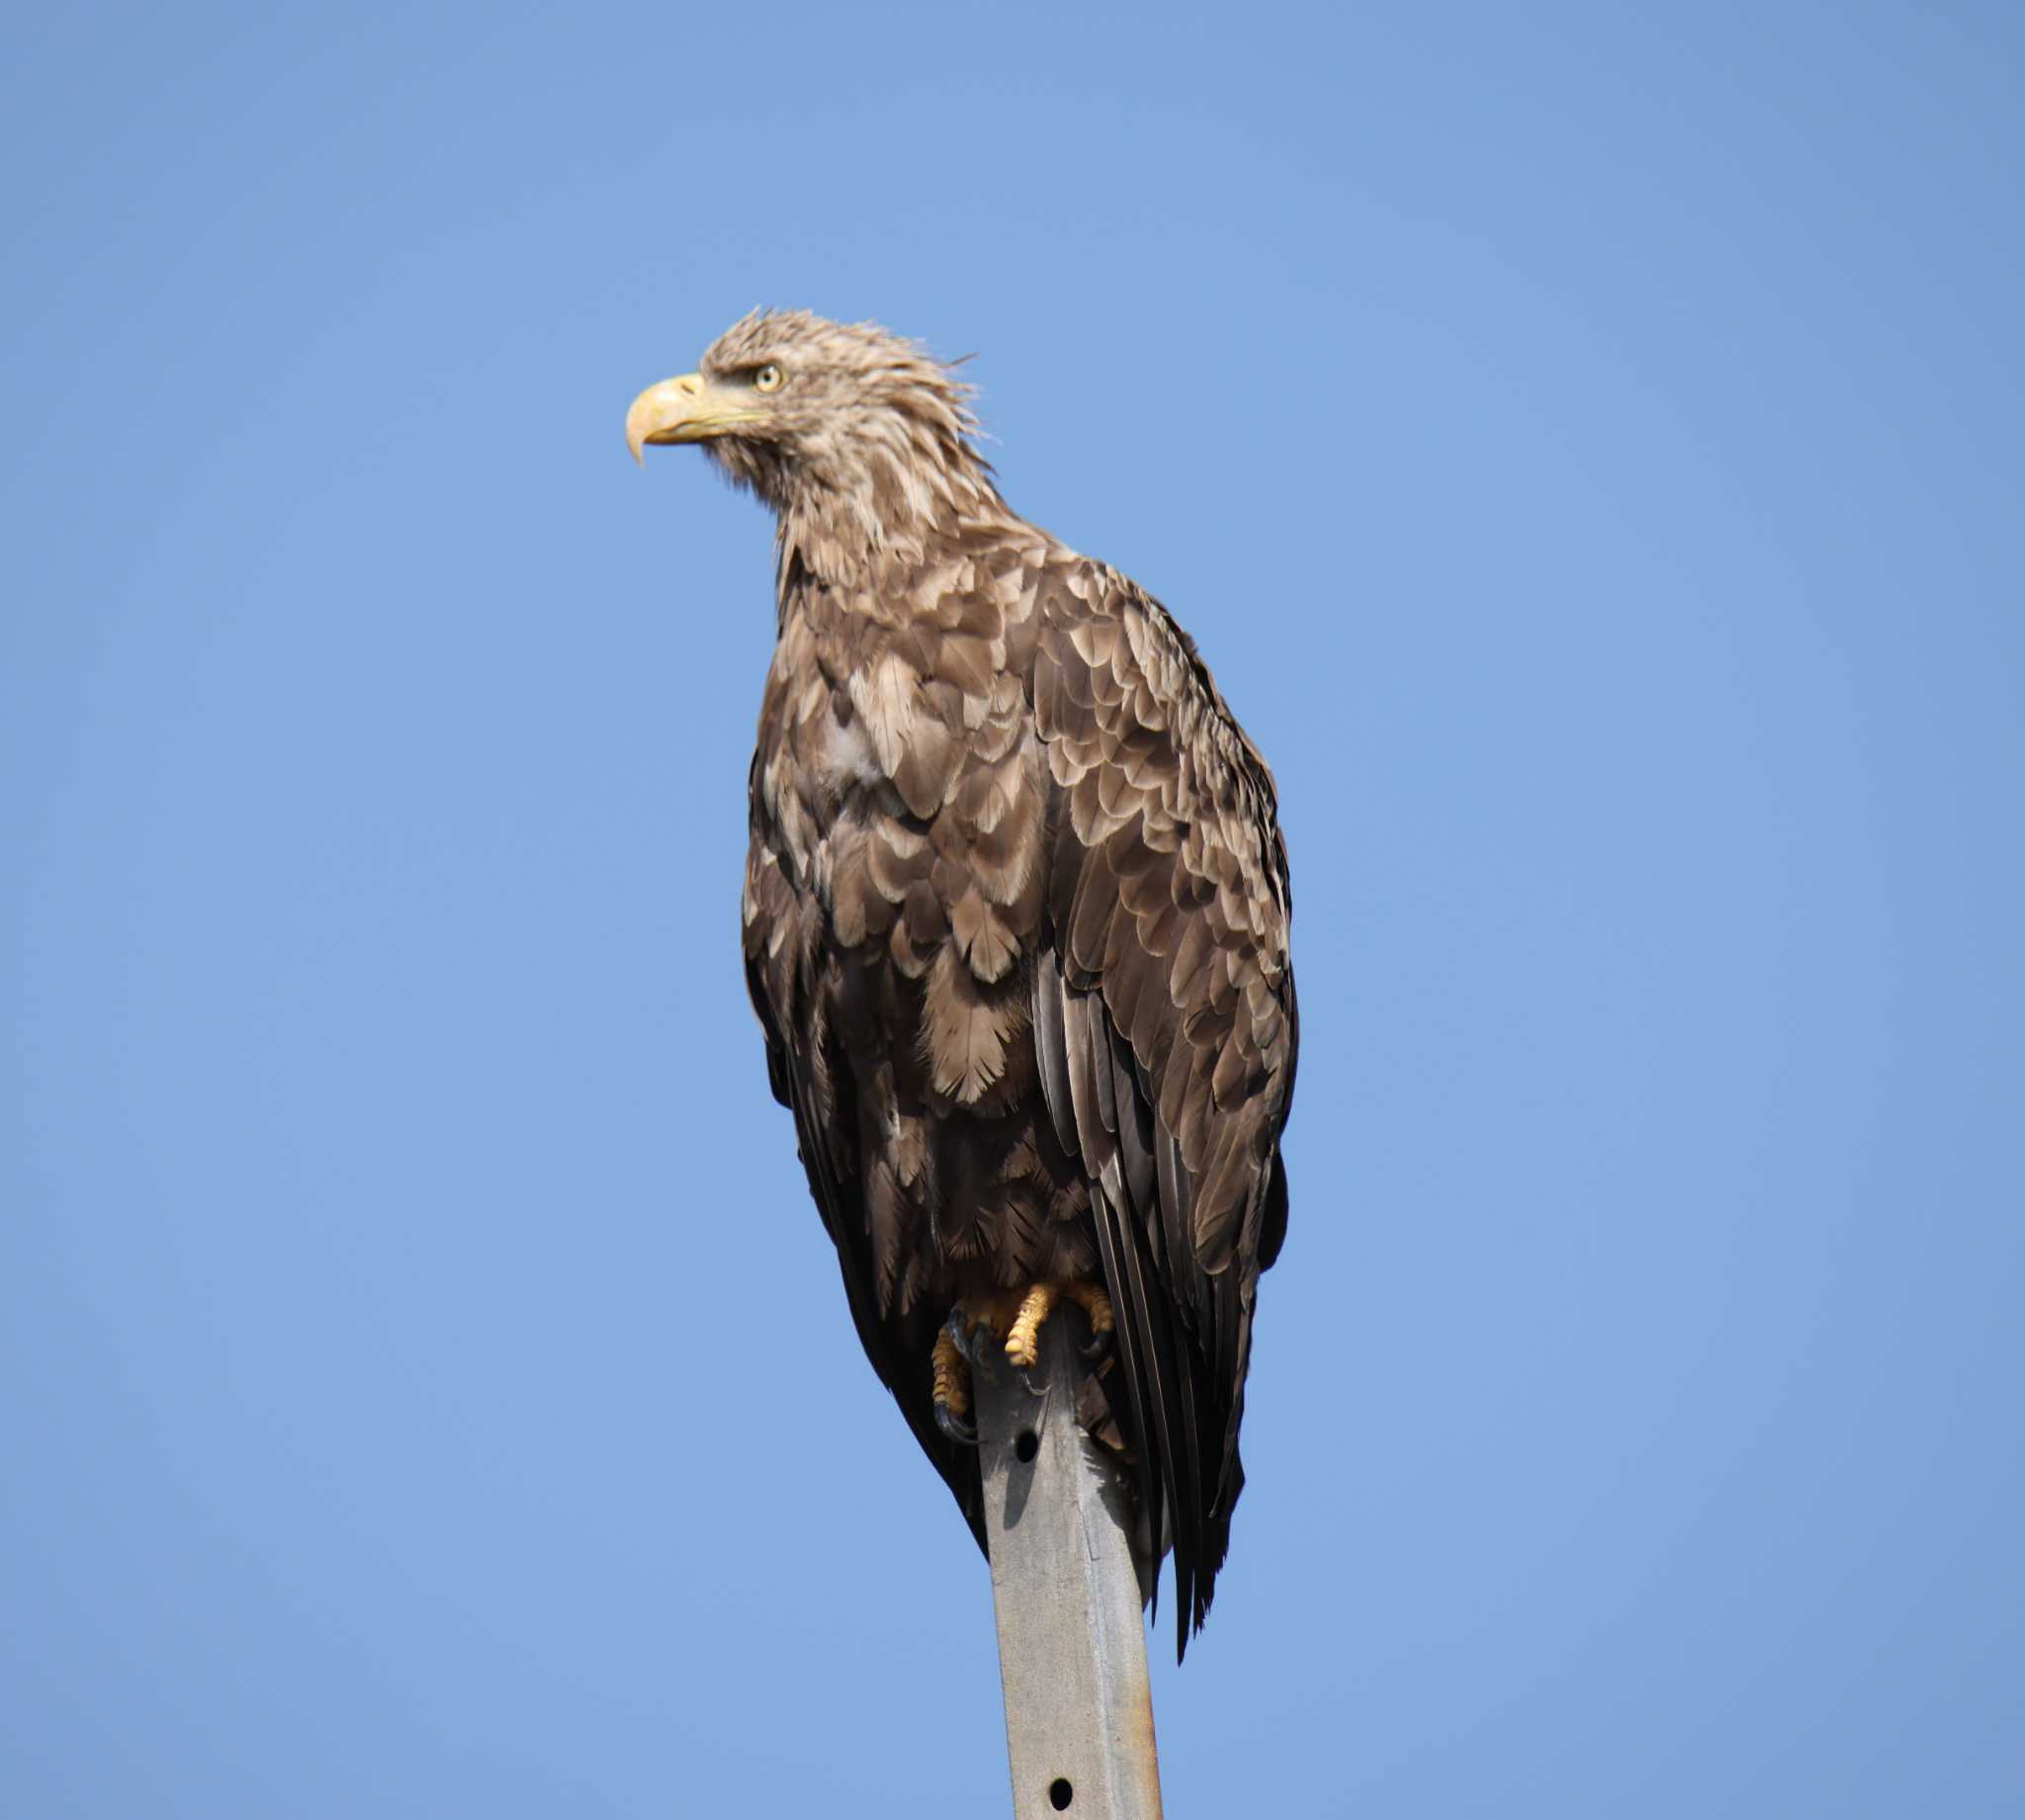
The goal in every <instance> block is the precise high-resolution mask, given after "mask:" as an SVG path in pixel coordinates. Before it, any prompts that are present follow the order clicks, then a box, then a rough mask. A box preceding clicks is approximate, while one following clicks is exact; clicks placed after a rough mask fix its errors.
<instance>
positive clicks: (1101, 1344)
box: [1076, 1334, 1111, 1358]
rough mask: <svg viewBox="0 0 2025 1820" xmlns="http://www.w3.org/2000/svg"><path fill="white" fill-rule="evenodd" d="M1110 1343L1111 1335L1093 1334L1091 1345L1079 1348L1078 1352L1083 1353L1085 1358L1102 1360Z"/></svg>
mask: <svg viewBox="0 0 2025 1820" xmlns="http://www.w3.org/2000/svg"><path fill="white" fill-rule="evenodd" d="M1110 1343H1111V1337H1110V1335H1109V1334H1092V1335H1091V1337H1090V1343H1089V1344H1088V1345H1087V1346H1078V1347H1077V1348H1076V1350H1077V1351H1079V1352H1081V1353H1082V1354H1083V1356H1084V1357H1085V1358H1101V1357H1103V1355H1104V1352H1105V1350H1106V1348H1107V1347H1108V1346H1109V1345H1110Z"/></svg>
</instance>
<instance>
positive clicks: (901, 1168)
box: [626, 310, 1297, 1654]
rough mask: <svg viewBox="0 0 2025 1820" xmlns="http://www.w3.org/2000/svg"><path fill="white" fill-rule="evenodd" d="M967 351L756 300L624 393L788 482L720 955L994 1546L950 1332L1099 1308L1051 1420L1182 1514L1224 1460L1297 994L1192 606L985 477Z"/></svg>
mask: <svg viewBox="0 0 2025 1820" xmlns="http://www.w3.org/2000/svg"><path fill="white" fill-rule="evenodd" d="M969 392H970V389H969V388H968V387H966V386H964V385H962V384H961V383H959V382H958V381H957V380H956V379H955V378H954V377H953V376H952V374H951V372H950V371H949V369H948V368H947V367H945V366H943V365H941V364H939V363H938V362H936V361H934V360H933V359H931V358H929V357H928V356H927V355H926V354H924V352H923V351H922V350H921V348H920V347H919V346H917V345H916V344H915V343H913V342H910V341H906V340H903V339H901V338H899V337H897V336H895V335H892V334H889V333H887V332H886V331H884V330H883V329H880V328H878V327H876V326H874V325H872V324H869V323H855V324H845V323H838V322H830V321H825V320H824V319H822V318H821V317H818V316H813V315H810V314H808V313H806V312H804V311H799V310H794V311H757V312H754V313H753V314H751V315H748V316H747V317H746V318H745V319H744V320H743V321H741V322H739V323H737V324H736V325H735V326H734V327H732V328H731V329H729V330H728V331H727V332H726V333H725V334H724V335H723V336H722V337H721V338H720V339H719V340H718V341H717V343H716V344H715V345H714V346H713V347H711V348H710V349H709V351H708V352H707V353H706V354H705V355H704V356H703V361H702V365H701V366H700V368H699V369H698V370H697V371H696V372H695V373H691V374H686V375H684V376H683V377H682V378H680V379H672V380H667V381H664V382H662V383H661V384H660V385H658V386H654V387H651V388H650V389H649V390H646V391H644V392H642V393H641V394H640V396H639V397H638V398H637V399H635V400H634V403H633V406H632V409H631V410H630V411H629V412H628V413H627V417H626V437H627V441H628V443H629V444H630V445H631V447H632V450H633V453H634V455H635V457H636V459H638V458H640V457H641V452H642V449H643V447H644V445H646V444H648V443H699V444H701V445H702V446H703V448H704V450H705V452H706V453H707V454H708V455H709V456H710V458H711V459H712V460H713V461H715V462H716V463H717V465H718V466H719V467H720V468H721V469H723V470H724V472H725V473H726V474H727V475H729V476H730V477H732V479H734V480H735V481H737V482H739V483H741V484H742V485H744V486H747V487H749V488H750V489H751V490H752V491H753V492H754V493H756V494H757V495H758V497H759V498H760V499H761V500H763V501H764V502H765V503H766V504H767V505H768V506H770V507H771V508H772V509H773V511H774V513H775V515H776V517H777V519H778V532H779V535H778V539H777V543H776V575H775V604H776V607H777V611H778V616H779V636H778V642H777V644H776V645H775V647H774V652H773V662H772V665H771V667H770V668H769V670H768V672H767V677H766V689H765V694H764V697H763V700H762V702H761V706H760V711H759V737H758V748H757V750H756V751H755V752H754V753H753V755H752V769H751V845H750V849H749V853H748V859H747V862H746V883H745V899H744V932H745V958H746V975H747V979H748V984H749V987H750V991H751V997H752V1004H753V1008H754V1009H755V1010H756V1011H757V1012H758V1014H759V1022H760V1024H761V1025H762V1026H763V1027H764V1030H765V1034H766V1065H767V1072H768V1076H769V1078H770V1080H771V1083H772V1087H773V1091H774V1094H775V1095H776V1097H777V1098H778V1099H779V1100H780V1101H781V1103H782V1104H783V1105H786V1106H787V1107H789V1108H790V1109H791V1110H792V1111H793V1113H794V1118H795V1127H796V1132H797V1135H798V1137H799V1140H800V1148H801V1157H802V1162H803V1165H804V1167H805V1168H806V1170H807V1172H808V1177H809V1188H810V1191H811V1193H812V1194H813V1195H814V1196H815V1199H816V1204H817V1206H818V1208H819V1209H820V1210H821V1213H822V1216H823V1222H824V1225H825V1226H826V1227H827V1228H828V1231H829V1235H830V1238H831V1240H832V1241H833V1243H834V1244H835V1245H836V1255H837V1258H838V1261H839V1263H840V1264H841V1266H842V1273H843V1284H844V1289H845V1292H846V1294H847V1295H848V1297H849V1300H850V1310H851V1314H852V1317H853V1318H854V1320H855V1322H856V1325H857V1331H858V1337H859V1339H860V1340H861V1341H862V1342H863V1343H864V1348H865V1352H866V1354H867V1356H868V1357H869V1358H870V1359H871V1362H872V1365H873V1368H874V1369H875V1370H876V1371H877V1372H878V1374H879V1376H880V1378H881V1379H882V1380H883V1382H884V1383H885V1384H886V1386H887V1388H888V1389H889V1390H891V1391H892V1393H893V1396H894V1398H895V1400H896V1401H897V1402H898V1403H899V1405H900V1408H901V1411H902V1413H903V1414H904V1415H905V1416H906V1417H907V1420H908V1424H909V1426H910V1427H911V1428H912V1429H913V1430H914V1433H915V1436H916V1438H917V1439H918V1440H919V1441H920V1443H921V1445H922V1447H923V1449H924V1451H925V1452H926V1454H927V1456H928V1458H929V1459H930V1460H931V1461H932V1462H933V1463H934V1466H935V1469H936V1470H937V1471H938V1472H939V1473H940V1474H941V1475H942V1477H943V1479H944V1480H946V1481H947V1482H948V1485H949V1488H950V1490H951V1491H952V1492H954V1494H955V1496H956V1501H957V1503H958V1504H959V1505H960V1506H961V1507H962V1509H963V1513H964V1515H965V1517H967V1518H968V1519H969V1521H970V1524H971V1527H972V1529H973V1531H974V1532H975V1533H976V1534H977V1537H978V1540H979V1542H980V1544H982V1543H983V1542H984V1539H985V1538H984V1524H983V1497H982V1490H981V1486H980V1480H979V1471H978V1457H977V1452H976V1449H975V1432H974V1430H972V1428H971V1426H970V1424H969V1422H968V1421H967V1417H968V1414H969V1408H970V1369H969V1366H970V1361H971V1360H973V1359H974V1358H976V1357H977V1356H978V1353H977V1351H976V1347H977V1346H979V1345H980V1344H983V1343H994V1344H998V1345H1001V1346H1003V1347H1004V1349H1005V1351H1006V1353H1007V1355H1008V1356H1009V1357H1010V1358H1012V1360H1013V1362H1014V1363H1016V1364H1021V1365H1030V1364H1032V1363H1033V1362H1034V1358H1035V1346H1036V1336H1037V1334H1038V1331H1039V1328H1040V1325H1041V1323H1042V1322H1043V1321H1045V1320H1046V1319H1047V1318H1048V1315H1049V1312H1050V1310H1051V1309H1052V1308H1053V1307H1054V1306H1055V1305H1056V1304H1057V1303H1058V1302H1060V1301H1065V1300H1066V1301H1068V1302H1071V1303H1074V1304H1080V1305H1081V1307H1082V1308H1083V1310H1084V1311H1085V1313H1086V1315H1087V1316H1088V1318H1089V1322H1090V1326H1091V1328H1092V1330H1093V1334H1094V1335H1095V1336H1096V1338H1097V1340H1098V1342H1099V1344H1098V1346H1097V1348H1096V1352H1097V1356H1096V1358H1095V1361H1094V1362H1093V1364H1092V1365H1091V1367H1090V1374H1089V1377H1088V1379H1087V1381H1085V1382H1084V1383H1083V1384H1082V1386H1081V1387H1080V1394H1079V1396H1078V1399H1077V1411H1078V1416H1079V1419H1080V1420H1081V1421H1082V1422H1083V1423H1084V1424H1085V1425H1086V1427H1087V1428H1088V1429H1089V1430H1091V1432H1092V1433H1093V1434H1094V1435H1095V1436H1096V1437H1097V1438H1098V1439H1099V1440H1100V1441H1101V1442H1102V1443H1103V1444H1106V1445H1108V1446H1110V1447H1112V1448H1114V1449H1115V1450H1116V1451H1117V1452H1118V1453H1119V1454H1120V1455H1121V1456H1122V1457H1123V1459H1124V1460H1125V1461H1126V1462H1128V1467H1129V1471H1128V1478H1129V1481H1130V1482H1131V1483H1133V1484H1134V1485H1135V1486H1136V1491H1137V1500H1138V1506H1139V1517H1140V1522H1141V1525H1142V1542H1143V1544H1144V1545H1145V1547H1146V1549H1147V1552H1148V1554H1149V1555H1150V1556H1151V1558H1153V1559H1155V1560H1157V1559H1158V1552H1159V1551H1161V1550H1163V1549H1165V1548H1167V1547H1169V1546H1171V1547H1172V1549H1173V1552H1174V1562H1175V1581H1176V1594H1177V1600H1176V1603H1177V1605H1178V1607H1179V1609H1178V1628H1179V1636H1178V1650H1177V1653H1178V1654H1179V1653H1181V1652H1183V1651H1186V1649H1187V1646H1188V1641H1189V1635H1190V1634H1191V1632H1192V1631H1193V1630H1195V1629H1199V1628H1200V1626H1201V1623H1202V1619H1203V1616H1204V1614H1205V1613H1206V1612H1207V1611H1208V1608H1209V1602H1210V1595H1211V1592H1212V1589H1213V1587H1214V1585H1215V1580H1216V1574H1217V1570H1218V1568H1220V1567H1221V1566H1222V1564H1223V1560H1224V1555H1225V1551H1226V1549H1227V1547H1228V1545H1229V1539H1230V1520H1231V1510H1232V1507H1233V1506H1234V1505H1235V1504H1236V1503H1237V1499H1238V1493H1239V1491H1240V1490H1241V1489H1242V1487H1243V1485H1244V1469H1243V1466H1242V1464H1241V1463H1240V1460H1239V1457H1238V1427H1239V1423H1240V1421H1241V1420H1242V1418H1243V1414H1244V1403H1245V1375H1246V1370H1247V1367H1248V1364H1249V1360H1250V1353H1251V1341H1252V1319H1253V1312H1254V1308H1255V1305H1256V1301H1257V1295H1258V1284H1259V1273H1260V1272H1261V1271H1262V1270H1263V1269H1265V1268H1266V1266H1267V1265H1269V1264H1271V1263H1272V1262H1273V1259H1274V1257H1275V1255H1276V1254H1277V1252H1278V1250H1279V1246H1280V1241H1281V1239H1282V1238H1283V1236H1284V1235H1285V1231H1286V1171H1285V1168H1284V1165H1283V1164H1282V1162H1281V1158H1280V1149H1279V1142H1280V1134H1281V1131H1282V1130H1283V1128H1284V1126H1285V1124H1286V1117H1287V1109H1288V1105H1289V1102H1290V1100H1291V1098H1292V1094H1293V1079H1294V1053H1295V1047H1296V1040H1297V1025H1296V1016H1295V1009H1294V990H1293V973H1292V969H1291V967H1290V965H1289V961H1288V956H1287V923H1288V916H1289V913H1290V899H1289V892H1288V883H1287V869H1286V849H1285V845H1284V843H1283V842H1282V840H1281V838H1280V833H1279V828H1278V823H1277V814H1276V803H1275V797H1274V787H1273V776H1272V773H1271V772H1270V771H1269V770H1268V769H1267V766H1266V761H1265V760H1264V759H1263V758H1262V757H1261V756H1260V755H1259V751H1258V748H1257V747H1256V746H1254V745H1253V744H1252V742H1251V740H1250V739H1249V738H1247V737H1246V736H1245V733H1244V730H1243V729H1242V728H1240V727H1239V726H1238V724H1237V721H1236V720H1235V719H1234V718H1233V717H1232V715H1231V712H1230V709H1229V708H1228V707H1227V706H1226V705H1225V703H1224V700H1223V697H1222V696H1221V695H1220V694H1218V692H1217V689H1216V685H1215V683H1214V682H1213V681H1212V680H1211V678H1210V674H1209V671H1208V669H1207V668H1206V667H1205V665H1204V664H1203V662H1202V659H1201V658H1200V656H1198V655H1197V654H1196V650H1195V647H1194V645H1193V643H1192V642H1191V641H1190V640H1189V635H1188V634H1187V633H1185V632H1184V631H1182V629H1181V628H1180V627H1179V626H1177V625H1176V624H1175V622H1174V620H1173V619H1172V618H1170V617H1169V615H1168V613H1167V611H1166V609H1165V608H1164V607H1162V606H1161V604H1160V603H1159V602H1158V601H1156V600H1155V599H1153V597H1152V596H1151V595H1149V594H1147V593H1146V592H1145V591H1144V590H1142V589H1141V588H1139V587H1137V586H1135V585H1134V584H1133V583H1132V582H1131V581H1129V580H1127V579H1126V578H1125V577H1124V576H1123V575H1121V574H1118V573H1117V572H1116V571H1115V570H1113V569H1110V568H1107V567H1105V566H1104V565H1103V564H1102V563H1098V562H1094V561H1092V560H1091V559H1090V558H1088V557H1083V556H1079V555H1077V553H1076V552H1074V551H1073V550H1068V549H1065V548H1064V547H1063V546H1062V545H1061V544H1059V543H1057V542H1056V541H1055V539H1053V538H1052V537H1050V536H1049V535H1048V534H1047V533H1046V532H1045V531H1042V530H1039V529H1037V528H1036V527H1034V526H1033V525H1030V524H1028V523H1026V522H1025V520H1023V519H1021V518H1019V517H1018V516H1016V515H1015V514H1014V513H1013V512H1012V510H1011V508H1010V507H1008V506H1007V504H1006V502H1005V501H1004V500H1003V499H1002V498H1001V497H1000V495H999V490H998V487H997V484H996V483H995V480H994V477H993V474H992V470H991V468H990V466H989V465H988V464H987V463H986V462H985V461H984V460H983V459H982V458H981V457H980V455H979V454H978V452H977V449H976V447H975V446H974V443H973V440H972V438H973V436H974V434H975V432H976V429H977V424H976V421H975V419H974V417H973V415H972V413H971V410H970V407H969V403H968V398H969Z"/></svg>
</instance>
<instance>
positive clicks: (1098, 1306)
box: [1069, 1282, 1117, 1339]
mask: <svg viewBox="0 0 2025 1820" xmlns="http://www.w3.org/2000/svg"><path fill="white" fill-rule="evenodd" d="M1069 1295H1070V1297H1071V1299H1072V1300H1073V1301H1074V1302H1075V1303H1076V1305H1077V1306H1078V1307H1079V1308H1081V1309H1082V1310H1083V1312H1084V1313H1085V1314H1086V1315H1088V1316H1089V1317H1090V1334H1091V1338H1092V1339H1096V1338H1097V1337H1098V1336H1100V1335H1102V1334H1108V1333H1109V1332H1110V1331H1111V1329H1112V1328H1114V1327H1116V1326H1117V1318H1116V1316H1114V1315H1113V1314H1112V1312H1111V1299H1110V1297H1109V1296H1107V1295H1105V1294H1104V1292H1103V1291H1102V1290H1101V1289H1100V1288H1099V1287H1098V1286H1097V1284H1095V1283H1088V1282H1074V1283H1071V1284H1070V1285H1069Z"/></svg>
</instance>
